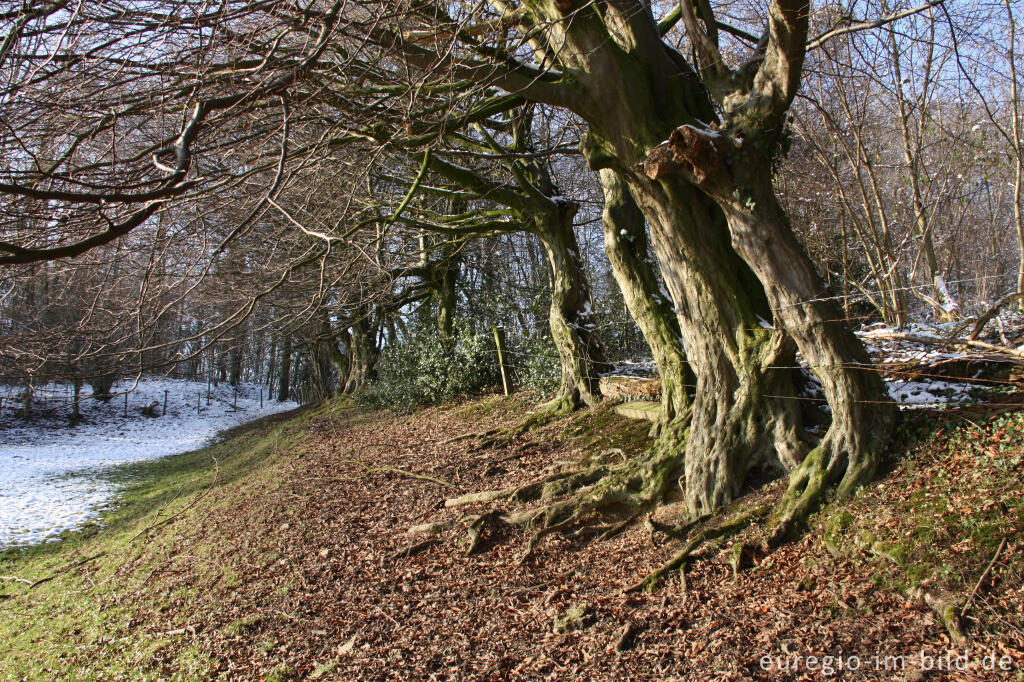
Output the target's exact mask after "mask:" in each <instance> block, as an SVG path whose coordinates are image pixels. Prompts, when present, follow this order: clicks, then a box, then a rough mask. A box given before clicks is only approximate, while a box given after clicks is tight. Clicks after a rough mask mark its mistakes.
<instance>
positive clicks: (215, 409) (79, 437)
mask: <svg viewBox="0 0 1024 682" xmlns="http://www.w3.org/2000/svg"><path fill="white" fill-rule="evenodd" d="M133 384H134V381H125V382H122V383H121V390H122V391H124V390H128V389H131V387H132V385H133ZM19 390H20V389H19V388H18V387H3V392H5V393H7V394H8V395H11V394H13V393H14V392H16V391H19ZM114 390H115V391H116V390H117V389H116V388H115V389H114ZM165 390H166V391H167V414H166V415H164V416H160V417H155V418H150V417H145V416H142V414H141V413H140V408H141V407H143V406H147V405H150V404H152V403H153V402H156V403H158V407H157V408H156V414H161V413H162V411H163V404H164V403H163V401H164V391H165ZM36 393H37V395H47V394H50V395H57V396H63V395H65V393H66V388H65V387H64V386H63V385H60V386H58V385H54V384H50V385H48V386H43V387H39V388H37V389H36ZM90 395H91V394H89V393H87V392H86V391H83V402H82V406H81V413H82V416H83V417H84V418H85V419H84V421H83V422H82V423H80V424H79V425H78V426H75V427H70V426H68V425H67V421H66V415H67V414H68V413H69V411H70V408H69V407H62V408H61V409H60V414H56V413H53V414H50V415H49V416H47V415H46V414H45V413H44V414H42V415H40V416H38V417H36V418H33V419H31V420H29V421H23V420H22V419H21V418H20V417H17V416H15V412H16V411H15V409H13V407H14V405H13V404H12V403H9V402H8V401H6V400H5V401H4V402H5V404H11V405H12V409H4V410H3V411H2V413H0V549H5V548H8V547H17V546H21V545H29V544H35V543H38V542H44V541H48V540H50V541H52V540H55V539H56V536H58V535H59V534H60V533H62V532H64V531H67V530H73V529H75V528H79V527H81V526H82V525H83V524H84V523H86V522H88V521H89V520H91V519H93V518H94V517H95V516H96V515H97V514H98V513H99V511H100V510H101V509H102V508H103V506H104V505H107V504H109V503H110V502H111V500H112V499H113V498H114V496H115V495H116V494H117V485H116V484H114V483H113V482H111V481H110V480H108V478H109V477H108V475H107V474H108V473H109V470H110V468H111V467H113V466H115V465H117V464H124V463H126V462H138V461H141V460H147V459H157V458H159V457H166V456H168V455H175V454H180V453H183V452H188V451H190V450H195V449H197V448H201V447H203V446H204V445H206V444H207V443H209V441H210V439H211V438H213V437H214V436H216V435H217V433H219V432H220V431H223V430H224V429H227V428H230V427H233V426H237V425H239V424H243V423H245V422H247V421H252V420H253V419H257V418H259V417H265V416H267V415H270V414H274V413H277V412H283V411H285V410H291V409H294V408H296V407H298V404H297V403H295V402H292V401H288V402H283V403H279V402H276V401H271V400H269V399H268V398H267V396H266V395H265V394H264V396H263V407H262V408H261V407H260V387H259V386H258V385H250V384H243V385H242V386H239V388H238V396H237V408H236V407H235V400H236V398H235V389H234V388H233V387H231V386H229V385H227V384H221V385H220V386H219V387H217V388H212V389H211V391H210V397H209V404H207V385H206V383H205V382H203V383H199V382H193V381H185V380H181V379H165V378H159V379H143V380H141V381H139V383H138V386H136V387H135V390H134V391H132V392H131V393H129V394H128V416H127V417H125V416H124V397H123V396H121V395H118V396H115V397H114V398H113V399H111V400H110V401H109V402H107V403H103V402H100V401H98V400H93V399H87V400H86V399H85V398H89V396H90ZM197 403H198V413H197ZM41 407H42V406H41Z"/></svg>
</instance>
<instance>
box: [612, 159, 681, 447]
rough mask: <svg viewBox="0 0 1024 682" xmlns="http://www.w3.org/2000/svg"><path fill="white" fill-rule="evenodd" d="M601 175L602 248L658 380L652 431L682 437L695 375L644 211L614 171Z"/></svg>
mask: <svg viewBox="0 0 1024 682" xmlns="http://www.w3.org/2000/svg"><path fill="white" fill-rule="evenodd" d="M600 173H601V187H602V190H603V192H604V211H603V213H602V224H603V227H604V250H605V253H606V254H607V256H608V261H609V262H610V263H611V266H612V275H613V276H614V277H615V282H616V284H618V286H619V290H620V291H621V292H622V297H623V300H624V301H625V303H626V308H627V309H628V310H629V313H630V315H631V316H632V318H633V319H634V320H635V321H636V323H637V325H638V326H639V327H640V331H641V333H643V335H644V339H645V340H646V341H647V345H648V346H649V347H650V349H651V354H652V355H653V356H654V362H655V364H657V366H658V375H659V377H660V379H661V408H662V415H661V419H660V421H659V422H658V424H656V425H655V432H656V433H660V432H662V431H663V430H664V428H665V427H666V426H668V425H671V424H676V425H677V426H678V427H679V428H677V429H675V431H676V433H678V434H680V435H681V434H682V431H683V430H684V429H685V428H686V426H688V425H689V420H690V407H691V405H690V397H689V395H688V393H687V388H688V387H689V388H693V387H695V386H696V381H697V378H696V376H694V374H693V372H692V371H691V370H690V367H689V365H688V364H687V362H686V355H685V352H684V351H683V342H682V338H681V334H680V331H679V322H678V320H677V319H676V316H675V312H674V311H673V310H672V302H671V301H670V300H669V298H668V294H667V293H665V292H664V291H663V290H662V288H661V284H660V282H659V281H658V276H657V274H656V273H655V270H654V268H655V265H654V264H653V263H651V262H650V261H649V260H648V244H647V226H646V224H645V221H644V216H643V213H641V212H640V208H639V207H638V206H637V205H636V202H635V201H634V200H633V197H632V195H631V194H630V193H629V188H628V187H626V184H625V183H624V182H623V181H622V178H620V177H619V175H618V174H617V173H616V172H615V171H613V170H611V169H608V168H606V169H604V170H602V171H601V172H600Z"/></svg>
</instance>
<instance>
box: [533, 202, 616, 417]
mask: <svg viewBox="0 0 1024 682" xmlns="http://www.w3.org/2000/svg"><path fill="white" fill-rule="evenodd" d="M551 203H552V204H553V207H552V210H549V211H546V212H544V213H542V214H539V215H537V216H536V217H535V219H534V223H535V225H536V233H537V236H538V238H539V239H540V242H541V245H542V246H543V248H544V254H545V256H546V258H547V261H548V268H549V272H548V276H549V282H550V285H551V305H550V307H549V309H548V323H549V325H550V329H551V338H552V339H553V340H554V343H555V347H556V348H557V349H558V357H559V360H560V362H561V382H560V384H559V389H558V393H557V394H556V396H555V397H554V398H553V399H552V400H551V401H550V402H548V403H547V404H546V405H544V406H542V407H541V410H542V411H544V412H552V413H555V414H563V413H567V412H571V411H572V410H575V409H576V408H578V407H581V406H582V405H594V404H596V403H597V401H598V400H599V399H600V396H601V390H600V388H599V386H598V374H599V373H600V372H602V371H605V370H606V369H607V368H608V363H607V360H606V359H605V352H604V346H603V344H602V343H601V337H600V335H599V334H598V331H597V324H596V319H595V317H594V311H593V303H592V298H591V294H590V284H589V282H588V280H587V274H586V271H585V270H584V268H583V261H582V260H581V258H580V248H579V244H578V243H577V240H576V232H575V230H574V229H573V217H574V216H575V214H576V205H575V204H571V203H569V202H566V201H559V200H554V201H552V202H551Z"/></svg>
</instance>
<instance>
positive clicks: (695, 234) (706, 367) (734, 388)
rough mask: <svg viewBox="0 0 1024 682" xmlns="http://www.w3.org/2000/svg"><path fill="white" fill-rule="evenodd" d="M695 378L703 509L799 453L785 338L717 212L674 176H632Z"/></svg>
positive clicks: (690, 471) (691, 451)
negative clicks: (758, 471) (754, 472)
mask: <svg viewBox="0 0 1024 682" xmlns="http://www.w3.org/2000/svg"><path fill="white" fill-rule="evenodd" d="M631 190H632V192H633V195H634V197H635V198H636V199H637V203H638V204H639V205H640V206H641V208H643V209H644V212H645V214H646V215H647V216H648V220H649V222H650V225H651V236H652V243H653V245H654V249H655V253H656V254H657V257H658V261H659V264H660V267H661V272H662V276H663V278H664V280H665V284H666V287H667V288H668V290H669V293H670V294H671V295H672V298H673V301H674V302H675V306H676V311H677V313H678V319H679V327H680V332H681V333H682V338H683V347H684V348H685V349H686V353H687V359H688V360H689V363H690V366H691V367H692V369H693V371H694V374H695V375H696V378H697V386H696V392H695V394H694V401H693V416H692V418H691V420H690V429H689V435H688V437H687V439H686V448H685V475H686V486H685V487H686V499H687V505H688V507H689V509H690V512H691V513H692V514H705V513H708V512H711V511H713V510H714V509H716V508H718V507H719V506H721V505H723V504H725V503H727V502H729V501H731V500H732V499H733V498H734V497H735V496H736V495H738V494H739V492H740V490H741V488H742V486H743V483H744V482H745V480H746V477H747V474H748V473H749V472H750V470H751V469H752V468H753V467H754V466H764V467H770V468H776V469H778V468H783V467H789V466H792V465H793V464H795V463H796V462H797V461H799V460H801V459H802V454H803V447H802V445H801V443H800V441H799V438H798V431H799V425H800V413H799V409H798V403H797V401H795V400H791V399H790V398H792V397H795V394H796V390H795V387H794V386H793V383H792V372H791V371H790V370H789V369H788V368H783V369H779V367H785V365H787V364H788V363H786V362H784V359H785V358H787V357H791V355H792V351H791V348H790V346H789V345H788V344H789V343H790V342H789V340H788V339H787V338H786V337H785V336H784V335H783V334H782V333H781V332H779V331H777V330H775V329H771V328H770V327H771V323H770V320H771V312H770V310H769V308H768V305H767V301H766V299H765V296H764V292H763V290H762V289H761V287H760V286H759V285H758V283H757V280H756V279H755V278H754V277H753V274H752V273H751V271H750V269H749V268H748V267H747V266H746V265H745V264H744V263H743V261H742V260H740V258H739V257H738V256H737V255H736V253H735V252H734V251H733V250H732V248H731V246H730V244H729V239H728V232H727V230H726V227H725V224H724V218H723V216H722V214H721V212H719V211H716V210H715V207H714V206H712V205H709V204H710V202H709V200H708V199H707V198H706V197H704V196H702V195H701V194H700V193H699V192H697V191H696V189H695V188H693V187H692V186H690V185H689V184H687V183H684V182H677V181H675V180H674V179H672V178H665V179H664V180H662V181H654V182H648V181H646V179H645V178H643V177H641V176H636V175H634V176H632V179H631Z"/></svg>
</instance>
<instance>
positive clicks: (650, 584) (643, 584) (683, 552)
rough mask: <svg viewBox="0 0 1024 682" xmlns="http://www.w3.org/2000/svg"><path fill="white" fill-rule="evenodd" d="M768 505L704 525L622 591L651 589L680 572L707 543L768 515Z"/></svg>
mask: <svg viewBox="0 0 1024 682" xmlns="http://www.w3.org/2000/svg"><path fill="white" fill-rule="evenodd" d="M768 512H769V507H755V508H753V509H748V510H745V511H742V512H740V513H738V514H736V515H735V516H734V517H732V518H730V519H727V520H725V521H723V522H722V523H720V524H718V525H716V526H709V527H705V528H704V529H702V530H701V531H699V532H698V533H696V534H695V535H694V536H693V537H692V538H690V539H689V540H688V541H687V542H686V544H684V545H683V547H682V549H680V550H679V551H678V552H676V553H675V554H674V555H673V556H672V558H671V559H669V560H668V561H666V562H665V563H663V564H662V565H661V566H659V567H658V568H657V569H655V570H654V571H652V572H651V573H650V574H649V575H648V576H647V577H646V578H644V579H643V580H641V581H640V582H638V583H635V584H633V585H631V586H629V587H627V588H626V589H625V590H624V592H626V593H630V592H639V591H641V590H643V591H646V592H650V591H652V590H653V589H654V588H655V587H656V586H657V585H658V583H659V582H661V580H662V578H664V577H665V576H666V575H668V574H669V573H671V572H672V571H676V570H678V571H679V572H680V573H682V572H683V571H685V570H686V566H687V564H688V563H689V560H690V558H691V557H693V556H694V555H695V554H696V553H697V552H698V550H700V549H702V548H703V546H704V545H705V544H707V543H712V542H713V543H716V544H717V543H720V542H721V541H722V540H724V539H725V538H728V537H732V536H733V535H736V534H737V533H740V532H742V531H744V530H746V529H747V528H748V527H749V526H750V525H751V524H752V523H754V522H755V521H757V520H758V519H760V518H763V517H765V516H767V515H768Z"/></svg>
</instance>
